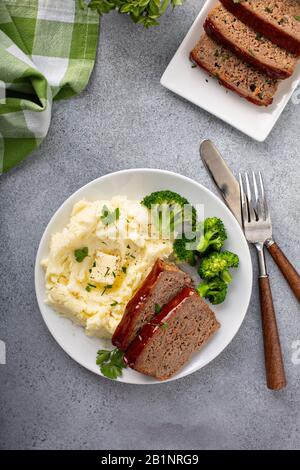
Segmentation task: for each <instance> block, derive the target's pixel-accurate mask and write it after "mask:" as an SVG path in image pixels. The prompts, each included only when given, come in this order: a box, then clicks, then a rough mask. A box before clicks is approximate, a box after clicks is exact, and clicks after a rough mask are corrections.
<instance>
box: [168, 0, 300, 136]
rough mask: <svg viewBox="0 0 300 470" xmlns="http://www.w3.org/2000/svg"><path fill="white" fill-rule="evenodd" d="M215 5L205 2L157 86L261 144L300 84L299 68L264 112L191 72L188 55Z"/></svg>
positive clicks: (213, 1)
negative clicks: (159, 84) (162, 87)
mask: <svg viewBox="0 0 300 470" xmlns="http://www.w3.org/2000/svg"><path fill="white" fill-rule="evenodd" d="M217 3H218V2H217V1H216V0H208V1H207V2H206V3H205V4H204V6H203V8H202V10H201V11H200V13H199V15H198V16H197V18H196V20H195V21H194V23H193V25H192V26H191V28H190V30H189V32H188V33H187V35H186V37H185V38H184V40H183V42H182V43H181V45H180V46H179V49H178V50H177V52H176V54H175V55H174V57H173V59H172V60H171V62H170V63H169V65H168V67H167V68H166V70H165V72H164V74H163V76H162V77H161V81H160V83H161V84H162V85H163V86H164V87H166V88H168V89H169V90H171V91H173V92H174V93H177V94H178V95H180V96H182V97H183V98H186V99H187V100H189V101H191V102H192V103H194V104H196V105H198V106H200V107H201V108H203V109H205V110H206V111H208V112H210V113H212V114H214V115H215V116H217V117H218V118H220V119H222V120H223V121H225V122H227V123H228V124H230V125H231V126H233V127H235V128H237V129H239V130H240V131H241V132H244V133H245V134H247V135H249V136H250V137H252V138H253V139H255V140H258V141H260V142H263V141H264V140H265V139H266V138H267V137H268V135H269V133H270V132H271V130H272V129H273V127H274V125H275V123H276V121H277V119H278V118H279V116H280V114H281V113H282V111H283V110H284V108H285V106H286V104H287V102H288V101H289V99H290V97H291V96H292V94H293V92H294V90H295V89H296V88H297V86H298V85H299V83H300V64H298V67H297V69H296V72H295V73H294V75H293V76H292V77H291V78H289V79H288V80H283V81H282V82H281V83H280V84H279V88H278V91H277V93H276V95H275V98H274V102H273V104H272V105H271V106H268V107H267V108H265V107H262V108H261V107H259V106H256V105H254V104H252V103H250V102H248V101H247V100H245V99H243V98H241V97H239V96H238V95H236V94H235V93H233V92H231V91H228V90H226V89H225V88H224V87H222V86H220V84H219V83H218V81H217V80H216V79H215V78H212V77H210V76H209V75H208V74H207V73H206V72H205V71H204V70H202V69H200V68H199V67H197V68H193V67H192V63H191V61H190V60H189V54H190V52H191V50H192V49H193V48H194V46H195V45H196V43H197V41H198V40H199V38H200V35H201V34H202V32H203V23H204V21H205V19H206V17H207V14H208V12H209V10H210V9H211V8H213V7H214V6H215V5H216V4H217Z"/></svg>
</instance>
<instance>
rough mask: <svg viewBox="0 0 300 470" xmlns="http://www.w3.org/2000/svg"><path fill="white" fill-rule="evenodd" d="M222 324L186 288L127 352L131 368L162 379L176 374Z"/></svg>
mask: <svg viewBox="0 0 300 470" xmlns="http://www.w3.org/2000/svg"><path fill="white" fill-rule="evenodd" d="M219 327H220V325H219V323H218V321H217V320H216V317H215V314H214V312H213V311H212V310H211V309H210V308H209V306H208V305H207V304H206V303H205V302H204V300H203V299H202V298H201V297H200V296H199V295H198V294H197V293H196V291H195V290H194V289H192V288H190V287H185V288H184V289H183V290H182V291H181V292H180V293H179V294H177V296H176V297H174V299H172V300H171V301H170V302H169V303H168V304H167V305H165V307H164V308H163V309H162V310H161V312H160V313H159V314H158V315H156V316H155V317H154V318H153V319H152V320H151V321H150V322H149V323H147V324H146V325H145V326H144V327H143V328H142V329H141V331H140V332H139V334H138V335H137V337H136V338H135V339H134V341H133V342H132V343H131V345H130V346H129V348H128V350H127V351H126V353H125V356H124V360H125V363H127V364H128V365H129V366H130V367H132V368H133V369H135V370H137V371H138V372H141V373H142V374H146V375H150V376H152V377H155V378H157V379H159V380H166V379H168V378H170V377H171V376H172V375H174V374H175V373H176V372H177V371H178V370H179V369H180V368H181V367H182V366H183V365H184V364H185V363H186V362H187V361H188V360H189V359H190V357H191V355H192V354H193V353H194V352H195V351H197V350H198V349H199V348H200V347H201V346H203V345H204V344H205V343H206V342H207V341H208V339H209V338H210V337H211V335H212V334H213V333H214V332H215V331H216V330H217V329H218V328H219Z"/></svg>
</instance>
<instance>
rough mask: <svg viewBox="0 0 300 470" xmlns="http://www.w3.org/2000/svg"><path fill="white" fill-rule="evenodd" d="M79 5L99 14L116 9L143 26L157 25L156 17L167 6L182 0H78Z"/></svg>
mask: <svg viewBox="0 0 300 470" xmlns="http://www.w3.org/2000/svg"><path fill="white" fill-rule="evenodd" d="M80 3H81V7H82V8H85V7H86V5H87V6H88V7H89V8H91V9H92V10H96V11H97V12H98V13H99V15H100V16H102V15H104V14H105V13H109V12H110V11H112V10H117V11H118V12H119V13H125V14H127V15H129V16H130V18H131V19H132V21H134V23H138V24H142V25H143V26H144V27H145V28H149V26H157V25H158V24H159V22H158V19H159V18H160V17H161V16H162V15H163V14H164V13H165V11H166V10H167V8H168V6H169V5H170V6H171V7H172V8H175V7H177V6H180V5H182V3H183V0H88V1H87V2H85V1H84V0H80Z"/></svg>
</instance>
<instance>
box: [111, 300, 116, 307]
mask: <svg viewBox="0 0 300 470" xmlns="http://www.w3.org/2000/svg"><path fill="white" fill-rule="evenodd" d="M116 305H118V302H117V301H116V300H115V301H114V302H113V303H112V304H110V306H111V307H115V306H116Z"/></svg>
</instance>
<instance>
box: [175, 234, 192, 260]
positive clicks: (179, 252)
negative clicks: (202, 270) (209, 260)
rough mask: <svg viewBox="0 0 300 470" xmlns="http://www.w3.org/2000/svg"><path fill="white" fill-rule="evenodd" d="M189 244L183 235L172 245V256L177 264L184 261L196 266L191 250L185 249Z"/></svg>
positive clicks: (188, 240)
mask: <svg viewBox="0 0 300 470" xmlns="http://www.w3.org/2000/svg"><path fill="white" fill-rule="evenodd" d="M188 243H191V240H190V239H187V238H186V236H185V235H182V237H180V238H176V240H175V241H174V243H173V250H174V256H175V258H176V259H177V260H178V261H179V262H184V261H186V262H187V263H189V264H190V265H191V266H195V264H196V255H195V252H194V251H193V250H189V249H188V248H187V244H188Z"/></svg>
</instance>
